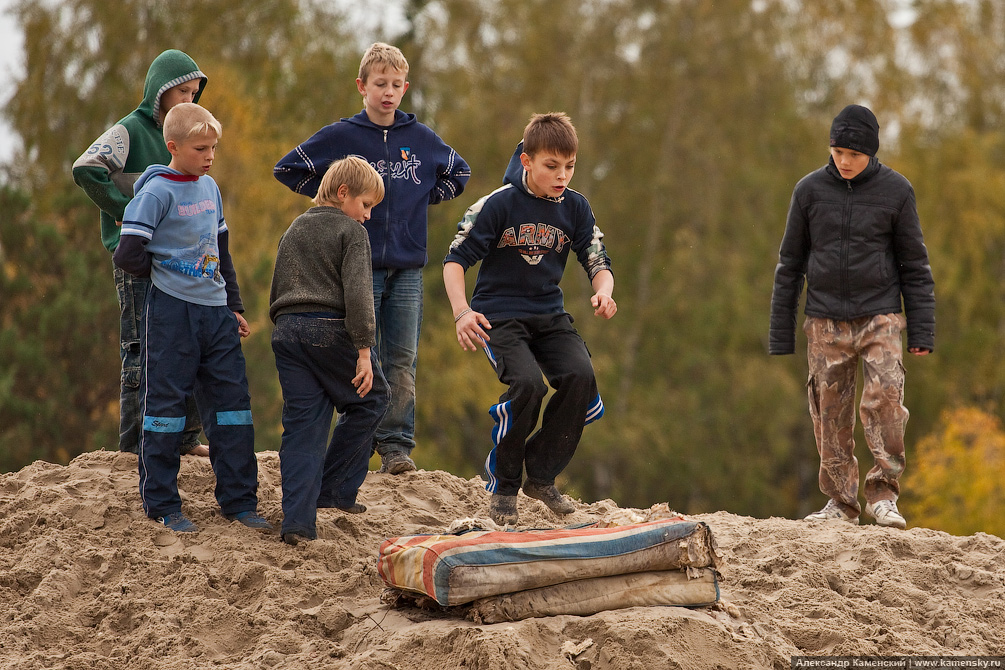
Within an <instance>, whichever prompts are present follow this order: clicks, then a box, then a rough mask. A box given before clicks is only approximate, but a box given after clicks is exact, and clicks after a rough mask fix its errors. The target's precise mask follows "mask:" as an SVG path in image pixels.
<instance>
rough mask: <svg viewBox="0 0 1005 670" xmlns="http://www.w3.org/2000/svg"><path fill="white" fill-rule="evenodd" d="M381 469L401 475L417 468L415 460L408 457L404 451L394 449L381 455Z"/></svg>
mask: <svg viewBox="0 0 1005 670" xmlns="http://www.w3.org/2000/svg"><path fill="white" fill-rule="evenodd" d="M380 464H381V465H380V471H381V472H389V473H391V474H392V475H400V474H401V473H403V472H411V471H412V470H414V469H415V461H413V460H412V459H411V458H409V457H408V454H406V453H405V452H404V451H392V452H390V453H387V454H381V456H380Z"/></svg>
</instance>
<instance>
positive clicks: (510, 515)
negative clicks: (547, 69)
mask: <svg viewBox="0 0 1005 670" xmlns="http://www.w3.org/2000/svg"><path fill="white" fill-rule="evenodd" d="M578 147H579V140H578V137H577V135H576V129H575V128H574V127H573V125H572V122H571V121H570V120H569V117H567V116H566V115H565V114H561V113H551V114H536V115H534V116H533V117H532V118H531V120H530V123H529V124H527V127H526V128H525V129H524V135H523V142H521V143H520V145H518V146H517V149H516V152H515V153H514V154H513V158H512V159H511V160H510V164H509V167H508V168H507V169H506V177H505V180H504V182H505V184H504V186H503V187H502V188H500V189H497V190H496V191H494V192H492V193H490V194H489V195H487V196H485V197H483V198H482V199H481V200H479V201H478V202H476V203H475V204H474V205H472V206H471V207H470V208H469V209H468V211H467V213H466V214H465V215H464V220H463V221H461V223H460V224H459V225H458V233H457V236H456V237H455V238H454V241H453V243H452V244H451V245H450V251H449V253H448V254H447V256H446V258H445V259H444V261H443V282H444V284H445V286H446V290H447V297H448V298H449V299H450V306H451V308H452V309H453V312H454V323H455V324H456V332H457V341H458V342H459V343H460V345H461V347H462V348H463V349H467V350H470V351H475V350H476V349H477V348H479V347H482V348H483V349H484V351H485V353H486V355H487V356H488V359H489V362H490V363H491V364H492V366H493V367H494V368H495V372H496V375H497V376H498V377H499V381H501V382H502V383H503V384H506V385H507V387H508V388H507V390H506V392H505V393H503V394H502V396H500V398H499V403H498V404H496V405H493V406H492V408H491V409H490V410H489V414H491V416H492V418H493V419H494V420H495V424H496V425H495V428H494V429H493V430H492V441H493V445H494V448H493V449H492V451H491V452H490V453H489V455H488V458H487V459H486V461H485V470H486V473H487V475H488V484H487V486H486V488H487V489H488V490H489V492H491V493H492V497H491V501H490V506H489V515H490V516H491V518H492V520H493V521H495V522H496V523H498V524H500V525H506V524H515V523H517V521H518V519H519V517H518V514H517V492H518V491H519V490H520V489H521V488H522V489H523V492H524V493H525V494H526V495H528V496H530V497H532V498H537V499H538V500H541V501H542V502H544V503H545V505H547V506H548V507H549V508H550V509H551V510H552V511H553V512H555V513H556V514H563V515H564V514H569V513H571V512H573V511H574V509H575V508H574V507H573V505H572V503H571V502H570V501H568V500H567V499H565V497H563V496H562V494H561V493H560V492H559V491H558V489H557V488H556V487H555V477H557V476H558V475H559V473H561V472H562V470H564V469H565V467H566V466H567V465H568V464H569V462H570V461H571V460H572V456H573V454H574V453H575V451H576V447H577V446H578V444H579V439H580V437H581V436H582V433H583V426H585V425H586V424H588V423H590V422H592V421H595V420H597V419H599V418H600V417H601V416H602V415H603V413H604V404H603V402H602V401H601V399H600V394H599V392H598V391H597V382H596V378H595V376H594V372H593V364H592V363H591V362H590V352H589V351H588V350H587V348H586V344H585V343H584V342H583V339H582V338H581V337H580V336H579V333H577V332H576V330H575V328H573V327H572V316H570V315H569V313H568V312H566V311H565V305H564V303H563V298H562V289H561V288H559V285H558V284H559V281H561V279H562V274H563V273H564V271H565V265H566V261H567V260H568V258H569V252H570V251H571V252H573V253H575V254H576V258H577V259H578V260H579V262H580V264H581V265H582V266H583V269H585V270H586V273H587V275H589V277H590V282H591V284H592V285H593V290H594V292H595V293H594V295H593V297H592V298H591V299H590V302H591V304H592V305H593V308H594V314H595V315H596V316H600V317H603V318H605V319H610V318H611V317H612V316H614V314H615V312H617V309H618V307H617V304H616V303H615V302H614V299H613V298H612V297H611V293H612V292H613V290H614V274H613V273H612V272H611V261H610V259H609V258H608V256H607V251H606V249H605V247H604V244H603V237H604V234H603V233H602V232H600V229H599V228H598V227H597V225H596V221H595V219H594V217H593V211H592V210H591V209H590V203H589V202H587V200H586V198H585V197H583V195H581V194H580V193H577V192H576V191H573V190H571V189H569V188H568V186H569V181H570V180H571V179H572V175H573V172H574V170H575V166H576V153H577V151H578ZM478 262H481V267H480V269H479V271H478V279H477V282H476V283H475V290H474V295H473V297H472V299H471V304H470V306H469V305H468V302H467V299H466V297H465V285H464V272H465V271H466V270H467V269H468V268H469V267H471V266H472V265H475V264H476V263H478ZM489 331H491V337H490V332H489ZM542 373H543V374H544V376H545V377H547V379H548V383H549V384H550V385H551V387H552V388H554V389H555V395H554V396H553V397H552V399H551V400H550V401H549V402H548V407H547V408H546V409H545V412H544V420H543V422H542V423H541V428H540V430H538V431H537V432H536V433H534V434H533V435H531V431H532V430H533V429H534V427H535V426H536V425H537V420H538V415H539V414H540V411H541V404H542V402H543V400H544V397H545V394H546V393H547V391H548V387H547V386H546V385H545V383H544V381H543V380H542ZM525 467H526V471H527V479H526V481H524V480H523V472H524V468H525Z"/></svg>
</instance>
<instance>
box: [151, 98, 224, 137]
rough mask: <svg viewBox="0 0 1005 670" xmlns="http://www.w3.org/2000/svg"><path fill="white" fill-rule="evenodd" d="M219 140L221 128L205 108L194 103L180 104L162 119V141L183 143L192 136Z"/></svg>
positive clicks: (221, 133) (221, 132)
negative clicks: (212, 137)
mask: <svg viewBox="0 0 1005 670" xmlns="http://www.w3.org/2000/svg"><path fill="white" fill-rule="evenodd" d="M210 132H213V133H215V134H216V137H217V138H219V137H220V136H221V135H223V126H221V125H220V122H219V121H217V120H216V117H215V116H213V115H212V114H210V112H209V110H208V109H206V108H205V107H202V106H200V105H197V104H195V103H194V102H182V103H179V104H177V105H175V106H174V107H172V108H171V109H169V110H168V113H167V116H165V117H164V141H165V142H167V141H174V142H183V141H185V140H187V139H188V138H190V137H192V136H193V135H208V134H209V133H210Z"/></svg>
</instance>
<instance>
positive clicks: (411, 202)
mask: <svg viewBox="0 0 1005 670" xmlns="http://www.w3.org/2000/svg"><path fill="white" fill-rule="evenodd" d="M346 156H361V157H362V158H364V159H365V160H366V161H368V162H369V163H370V165H372V166H373V167H374V169H375V170H377V172H378V173H379V174H380V176H381V177H383V179H384V199H383V200H382V201H381V202H380V204H378V205H377V206H376V207H374V208H373V213H372V214H371V217H370V220H369V221H367V222H366V223H365V224H363V225H364V227H365V228H366V231H367V233H368V234H369V236H370V248H371V250H372V259H373V267H374V268H386V269H407V268H421V267H423V266H424V265H425V264H426V261H427V260H428V257H427V255H426V208H427V207H428V206H429V205H435V204H436V203H438V202H442V201H443V200H450V199H451V198H456V197H457V196H458V195H460V194H461V192H462V191H463V190H464V185H465V184H466V183H467V181H468V177H470V176H471V170H470V168H469V167H468V164H467V163H466V162H465V161H464V159H463V158H461V157H460V155H458V153H457V152H456V151H454V150H453V149H451V148H450V147H449V146H447V144H446V143H444V142H443V140H441V139H440V137H439V136H438V135H437V134H436V133H434V132H433V131H432V130H431V129H430V128H429V127H428V126H426V125H424V124H422V123H419V122H418V121H416V119H415V115H414V114H406V113H405V112H402V111H401V110H398V111H396V112H395V114H394V123H393V124H392V125H391V126H389V127H382V126H378V125H376V124H374V123H373V122H372V121H370V119H369V117H367V115H366V112H365V111H363V112H360V113H359V114H357V115H356V116H353V117H352V118H348V119H342V120H340V121H338V122H336V123H332V124H330V125H327V126H325V127H324V128H322V129H321V130H319V131H318V132H316V133H314V135H312V136H311V137H310V138H309V139H308V140H306V141H305V142H303V143H302V144H300V145H299V146H297V147H296V148H295V149H293V150H292V151H290V152H289V153H288V154H286V155H285V156H283V158H282V159H280V161H279V162H278V163H276V167H275V168H274V169H273V174H274V175H275V177H276V179H278V180H279V181H280V182H282V183H283V184H286V186H288V187H289V188H291V189H292V190H293V191H294V192H295V193H300V194H303V195H306V196H309V197H311V198H313V197H314V196H315V195H317V192H318V186H320V184H321V177H323V176H324V173H325V171H326V170H327V169H328V166H329V165H331V164H332V163H333V162H334V161H336V160H338V159H340V158H345V157H346Z"/></svg>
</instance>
